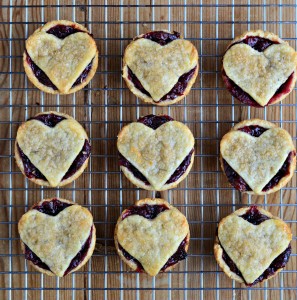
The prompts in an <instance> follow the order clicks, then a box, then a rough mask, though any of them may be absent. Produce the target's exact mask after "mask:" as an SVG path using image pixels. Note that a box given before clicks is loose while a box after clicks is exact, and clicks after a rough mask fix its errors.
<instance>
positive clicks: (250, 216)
mask: <svg viewBox="0 0 297 300" xmlns="http://www.w3.org/2000/svg"><path fill="white" fill-rule="evenodd" d="M240 217H241V218H243V219H245V220H246V221H248V222H250V223H252V224H254V225H259V224H261V223H262V222H264V221H266V220H269V219H270V218H269V217H268V216H265V215H263V214H261V212H260V211H259V210H258V208H257V206H251V207H250V209H249V210H248V211H247V212H246V213H245V214H243V215H241V216H240ZM221 247H222V245H221ZM222 249H223V247H222ZM290 255H291V245H290V244H289V246H288V248H287V249H286V250H285V251H284V252H283V253H281V254H280V255H279V256H278V257H276V258H275V259H274V260H273V261H272V263H271V264H270V266H269V267H268V268H267V269H266V270H265V271H264V272H263V274H261V276H259V277H258V278H257V279H256V280H255V281H254V282H253V283H249V284H248V283H246V282H245V284H246V285H247V286H253V285H255V284H257V283H259V282H262V281H263V280H265V279H267V278H269V277H271V276H272V275H274V274H275V273H276V272H277V270H279V269H282V268H284V267H285V266H286V264H287V262H288V261H289V258H290ZM222 258H223V260H224V261H225V263H226V264H227V265H228V267H229V268H230V270H231V271H232V272H233V273H235V274H237V275H238V276H240V277H241V278H242V279H243V280H244V278H243V276H242V274H241V272H240V271H239V269H238V268H237V266H236V264H235V263H234V262H233V261H232V259H231V258H230V257H229V255H228V254H227V253H226V251H225V250H224V249H223V254H222ZM244 281H245V280H244Z"/></svg>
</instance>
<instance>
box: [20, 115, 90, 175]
mask: <svg viewBox="0 0 297 300" xmlns="http://www.w3.org/2000/svg"><path fill="white" fill-rule="evenodd" d="M65 119H66V118H65V117H63V116H58V115H55V114H53V113H51V114H44V115H38V116H36V117H33V118H31V119H29V120H39V121H40V122H42V123H44V124H45V125H46V126H49V127H55V126H56V125H57V124H58V123H59V122H61V121H63V120H65ZM17 149H18V152H19V155H20V157H21V159H22V162H23V166H24V172H25V175H26V177H28V178H36V179H41V180H44V181H47V179H46V177H45V176H44V175H43V174H42V173H41V172H40V171H39V170H38V169H37V168H36V167H35V166H34V165H33V164H32V162H31V161H30V159H29V158H28V157H27V156H26V154H25V153H24V152H23V151H22V149H21V148H20V146H19V144H17ZM90 154H91V145H90V143H89V141H88V140H85V143H84V145H83V148H82V150H81V151H80V153H79V154H78V155H77V157H76V158H75V160H74V161H73V162H72V164H71V166H70V168H69V169H68V171H67V172H66V174H65V175H64V176H63V178H62V181H63V180H66V179H68V178H70V177H71V176H72V175H74V174H75V173H76V172H77V171H78V170H79V169H80V168H81V167H82V165H83V164H84V163H85V161H86V160H87V159H88V157H89V156H90Z"/></svg>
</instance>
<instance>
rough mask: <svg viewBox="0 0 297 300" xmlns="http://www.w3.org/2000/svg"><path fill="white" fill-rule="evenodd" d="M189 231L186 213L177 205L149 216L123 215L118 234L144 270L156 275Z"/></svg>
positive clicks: (126, 248) (124, 246) (123, 244)
mask: <svg viewBox="0 0 297 300" xmlns="http://www.w3.org/2000/svg"><path fill="white" fill-rule="evenodd" d="M173 220H174V221H173ZM188 232H189V225H188V223H187V220H186V218H185V216H184V215H183V214H181V213H180V212H179V211H178V210H176V209H169V210H165V211H163V212H162V213H160V214H158V216H157V217H156V218H154V219H152V220H149V219H146V218H144V217H142V216H139V215H132V216H130V217H128V218H126V219H124V220H123V221H122V222H120V223H119V224H118V228H117V238H118V241H119V244H120V245H121V246H122V247H123V248H124V249H125V250H126V251H127V252H128V253H129V254H130V255H132V256H133V257H134V258H136V259H137V260H138V261H139V262H140V263H141V264H142V266H143V268H144V270H145V271H146V272H147V273H148V274H149V275H151V276H155V275H157V274H158V273H159V271H160V270H161V268H162V267H163V266H164V265H165V263H166V262H167V261H168V259H169V258H170V257H171V256H172V255H173V254H174V253H175V252H176V250H177V249H178V247H179V245H180V243H181V242H182V241H183V240H184V238H185V237H186V236H187V234H188Z"/></svg>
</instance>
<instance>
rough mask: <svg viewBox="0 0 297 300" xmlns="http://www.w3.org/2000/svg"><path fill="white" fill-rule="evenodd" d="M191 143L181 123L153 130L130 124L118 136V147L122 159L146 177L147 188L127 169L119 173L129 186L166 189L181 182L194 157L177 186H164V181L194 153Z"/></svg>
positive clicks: (192, 142)
mask: <svg viewBox="0 0 297 300" xmlns="http://www.w3.org/2000/svg"><path fill="white" fill-rule="evenodd" d="M194 143H195V140H194V137H193V135H192V133H191V131H190V129H189V128H188V127H187V126H186V125H184V124H182V123H181V122H177V121H170V122H167V123H165V124H163V125H161V126H160V127H158V128H157V129H156V130H154V129H152V128H150V127H148V126H146V125H144V124H142V123H140V122H133V123H130V124H129V125H126V126H124V127H123V128H122V130H121V131H120V132H119V134H118V141H117V147H118V150H119V152H120V153H121V155H123V156H124V157H125V158H126V159H127V160H128V161H129V162H130V163H131V164H132V165H133V166H135V167H136V168H137V169H138V170H139V171H140V172H141V173H142V174H143V175H144V176H145V177H146V179H147V180H148V181H149V183H150V185H145V184H144V183H142V182H140V180H138V179H137V178H135V176H134V175H133V174H132V172H130V171H129V170H128V169H127V168H126V167H121V169H122V170H123V172H124V174H125V175H126V176H127V177H128V179H129V180H131V182H133V183H134V184H136V185H137V186H140V187H142V188H144V189H147V190H157V191H162V190H166V189H169V188H171V187H174V186H176V185H177V184H178V183H179V182H180V181H182V180H183V179H184V178H185V177H186V176H187V174H188V172H189V171H190V169H191V166H192V164H193V159H194V154H193V155H192V157H191V163H190V165H189V166H188V168H187V171H186V172H185V174H183V176H181V178H179V180H177V182H174V183H172V184H169V185H166V182H167V180H168V179H169V178H170V176H171V175H172V174H173V173H174V171H175V170H176V169H177V168H178V167H179V165H180V164H181V163H182V161H183V160H184V159H185V157H186V156H187V155H188V154H189V153H190V151H191V150H192V149H193V147H194Z"/></svg>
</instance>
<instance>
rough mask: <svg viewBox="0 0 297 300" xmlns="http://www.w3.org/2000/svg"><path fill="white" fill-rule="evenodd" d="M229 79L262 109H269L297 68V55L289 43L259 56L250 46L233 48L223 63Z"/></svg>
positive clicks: (238, 45) (225, 56)
mask: <svg viewBox="0 0 297 300" xmlns="http://www.w3.org/2000/svg"><path fill="white" fill-rule="evenodd" d="M223 67H224V70H225V72H226V74H227V76H228V77H229V78H230V79H231V80H232V81H234V82H235V83H236V84H237V85H238V86H239V87H240V88H241V89H242V90H244V91H245V92H246V93H248V94H249V95H250V96H251V97H252V98H253V99H254V100H255V101H256V102H258V103H259V104H260V105H261V106H265V105H266V104H267V103H268V102H269V100H270V99H271V98H272V97H273V96H274V94H275V93H276V91H277V90H278V89H279V87H280V86H281V85H282V84H283V83H284V82H286V80H287V79H288V77H289V76H290V75H291V74H292V73H293V72H294V70H295V69H296V67H297V53H296V52H295V50H294V49H293V48H291V47H290V46H289V45H288V44H287V43H282V44H274V45H271V46H269V47H268V48H267V49H266V50H264V51H263V52H258V51H257V50H255V49H253V48H252V47H250V46H248V45H246V44H243V43H242V44H236V45H233V46H232V47H231V48H230V49H229V50H227V52H226V54H225V55H224V59H223Z"/></svg>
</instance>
